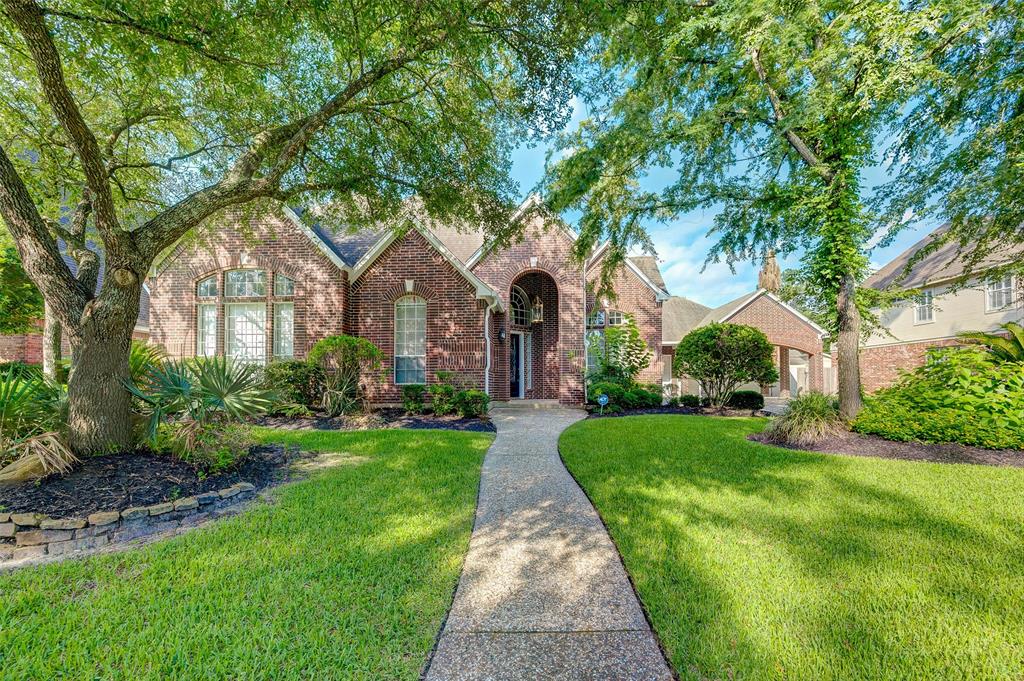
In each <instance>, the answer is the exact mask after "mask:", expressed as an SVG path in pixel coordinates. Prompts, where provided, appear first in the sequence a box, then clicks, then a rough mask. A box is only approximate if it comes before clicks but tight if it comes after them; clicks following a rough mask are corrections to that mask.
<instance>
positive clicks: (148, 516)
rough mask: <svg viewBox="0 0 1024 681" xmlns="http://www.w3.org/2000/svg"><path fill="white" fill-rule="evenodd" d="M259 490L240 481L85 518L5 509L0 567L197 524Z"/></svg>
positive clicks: (0, 516) (1, 517)
mask: <svg viewBox="0 0 1024 681" xmlns="http://www.w3.org/2000/svg"><path fill="white" fill-rule="evenodd" d="M255 494H256V486H255V485H253V484H252V483H248V482H239V483H235V484H234V485H232V486H231V487H225V488H224V489H221V490H216V491H212V492H203V493H201V494H197V495H195V496H191V497H184V498H182V499H177V500H174V501H165V502H163V503H159V504H154V505H152V506H138V507H132V508H126V509H124V510H123V511H98V512H96V513H93V514H91V515H89V517H88V518H85V519H82V518H64V519H55V518H48V517H46V516H45V515H43V514H42V513H6V512H4V513H0V568H4V567H9V566H14V565H16V564H18V563H21V562H22V561H26V560H33V559H38V558H43V557H45V556H58V555H64V554H67V553H72V552H76V551H83V550H89V549H97V548H100V547H103V546H106V545H108V544H116V543H119V542H127V541H130V540H132V539H137V538H139V537H145V536H148V535H152V534H158V533H161V532H166V531H168V530H174V529H177V528H179V527H186V526H190V525H194V524H196V523H199V522H201V521H203V520H206V519H208V518H215V517H218V516H220V515H224V514H225V512H228V511H230V510H233V509H231V507H233V506H236V505H238V504H239V503H241V502H243V501H245V500H248V499H250V498H252V497H253V496H255Z"/></svg>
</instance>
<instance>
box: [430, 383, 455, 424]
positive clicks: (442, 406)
mask: <svg viewBox="0 0 1024 681" xmlns="http://www.w3.org/2000/svg"><path fill="white" fill-rule="evenodd" d="M428 391H429V392H430V404H431V406H432V407H433V409H434V414H435V415H437V416H446V415H448V414H451V413H452V412H453V411H455V386H452V385H448V384H447V383H435V384H433V385H432V386H430V388H428Z"/></svg>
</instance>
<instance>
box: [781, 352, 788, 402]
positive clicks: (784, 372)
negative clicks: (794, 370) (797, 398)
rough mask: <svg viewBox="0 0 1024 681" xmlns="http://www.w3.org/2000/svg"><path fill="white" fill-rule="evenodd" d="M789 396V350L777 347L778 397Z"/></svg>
mask: <svg viewBox="0 0 1024 681" xmlns="http://www.w3.org/2000/svg"><path fill="white" fill-rule="evenodd" d="M789 396H790V389H789V348H785V347H782V346H779V397H789Z"/></svg>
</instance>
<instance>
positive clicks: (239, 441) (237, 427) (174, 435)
mask: <svg viewBox="0 0 1024 681" xmlns="http://www.w3.org/2000/svg"><path fill="white" fill-rule="evenodd" d="M251 442H252V437H251V435H250V433H249V429H248V428H247V427H246V426H244V425H242V424H240V423H217V424H212V425H209V424H207V425H202V424H200V423H199V422H198V421H175V422H171V423H165V424H163V425H162V426H160V430H159V432H158V435H157V438H156V441H155V443H154V449H156V450H157V451H160V452H165V453H170V454H173V455H175V456H177V457H178V458H179V459H181V460H182V461H185V462H187V463H190V464H192V465H193V466H195V467H196V468H198V469H199V470H201V471H202V472H203V473H205V474H207V475H216V474H217V473H222V472H224V471H226V470H230V469H232V468H234V467H235V466H237V465H238V464H239V463H240V462H241V461H242V459H244V458H245V457H246V455H248V453H249V445H250V444H251Z"/></svg>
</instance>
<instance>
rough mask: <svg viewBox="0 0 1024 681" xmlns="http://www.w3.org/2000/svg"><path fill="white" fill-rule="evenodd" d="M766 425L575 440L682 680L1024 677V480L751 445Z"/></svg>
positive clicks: (660, 423)
mask: <svg viewBox="0 0 1024 681" xmlns="http://www.w3.org/2000/svg"><path fill="white" fill-rule="evenodd" d="M762 427H763V422H762V421H760V420H758V419H714V418H708V417H699V416H689V417H688V416H643V417H633V418H621V419H600V420H590V421H584V422H581V423H579V424H576V425H574V426H573V427H572V428H570V429H569V430H567V431H566V432H565V433H564V434H563V435H562V438H561V441H560V447H561V452H562V456H563V458H564V459H565V462H566V464H567V465H568V467H569V469H570V470H571V471H572V473H573V474H574V475H575V476H576V478H577V479H578V480H579V481H580V483H581V484H582V485H583V487H584V489H586V491H587V493H588V494H589V495H590V497H591V498H592V499H593V501H594V503H595V505H596V506H597V509H598V511H599V512H600V513H601V515H602V517H603V518H604V520H605V522H606V523H607V525H608V527H609V529H610V531H611V534H612V536H613V538H614V539H615V542H616V543H617V545H618V547H619V549H620V551H621V553H622V556H623V560H624V561H625V564H626V568H627V569H628V571H629V572H630V574H631V576H632V578H633V580H634V582H635V584H636V587H637V590H638V591H639V593H640V596H641V599H642V601H643V603H644V605H645V607H646V608H647V610H648V612H649V614H650V617H651V620H652V622H653V624H654V628H655V630H656V631H657V633H658V635H659V637H660V638H661V641H662V643H663V644H664V646H665V648H666V650H667V651H668V653H669V657H670V659H671V662H672V664H673V665H674V666H675V668H676V670H677V671H678V673H679V674H680V676H681V677H682V678H684V679H726V678H728V679H732V678H737V679H910V678H915V679H925V678H929V679H931V678H945V679H966V678H970V679H997V678H998V679H1021V678H1024V608H1022V607H1021V604H1022V603H1024V470H1020V469H1008V468H989V467H983V466H967V465H943V464H930V463H912V462H904V461H888V460H882V459H868V458H855V457H842V456H838V455H823V454H817V453H808V452H797V451H791V450H785V449H779V448H775V447H768V446H764V445H760V444H756V443H753V442H750V441H748V440H747V439H746V436H747V434H749V433H751V432H754V431H756V430H759V429H760V428H762Z"/></svg>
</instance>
